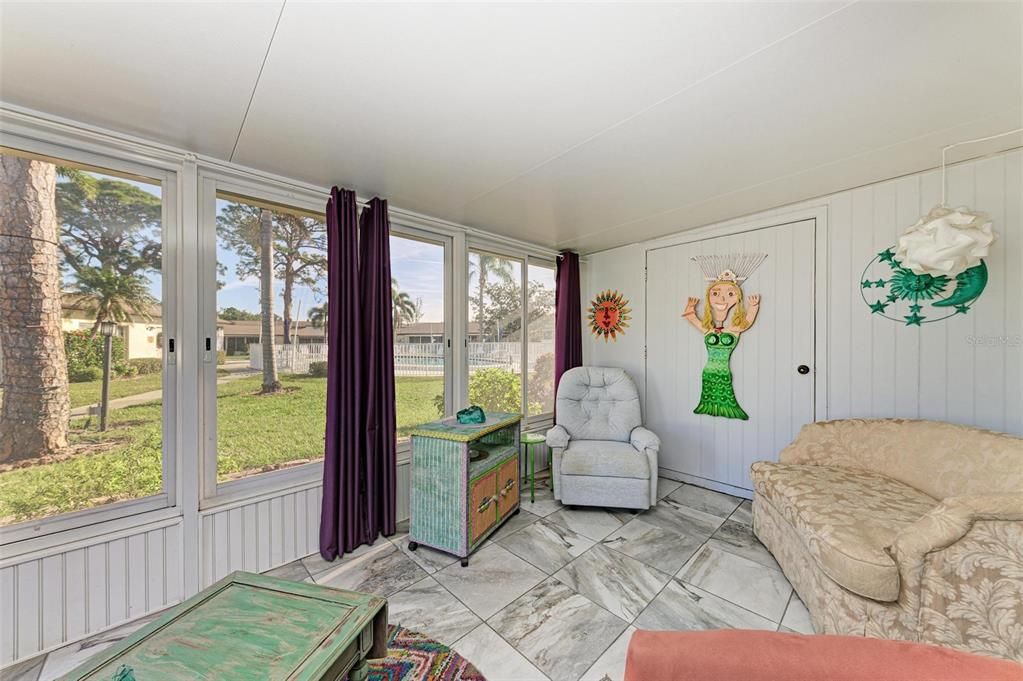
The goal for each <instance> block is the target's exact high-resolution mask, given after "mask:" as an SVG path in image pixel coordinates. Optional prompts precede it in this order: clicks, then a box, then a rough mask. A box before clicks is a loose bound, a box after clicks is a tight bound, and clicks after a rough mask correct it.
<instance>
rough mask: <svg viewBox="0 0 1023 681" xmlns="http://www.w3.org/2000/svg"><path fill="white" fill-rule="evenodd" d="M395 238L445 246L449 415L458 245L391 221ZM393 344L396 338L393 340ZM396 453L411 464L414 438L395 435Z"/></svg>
mask: <svg viewBox="0 0 1023 681" xmlns="http://www.w3.org/2000/svg"><path fill="white" fill-rule="evenodd" d="M390 235H391V236H396V237H400V238H402V239H411V240H413V241H421V242H424V243H428V244H433V245H436V246H441V247H442V248H443V249H444V338H443V339H442V340H441V343H442V344H443V345H444V413H445V414H448V413H450V412H451V409H452V404H453V403H454V394H453V389H454V388H453V386H454V385H455V380H454V378H455V377H454V371H453V369H454V367H453V366H452V364H453V362H452V357H453V355H454V352H453V350H454V347H453V346H454V344H455V342H454V340H453V339H452V334H451V331H452V320H451V312H452V309H453V303H454V298H453V295H452V293H453V291H452V289H451V283H452V277H453V272H452V269H453V268H452V264H453V262H454V259H453V250H454V243H453V239H452V237H451V235H450V234H441V233H439V232H436V231H433V230H427V229H423V228H422V227H418V226H413V225H410V224H401V223H398V224H395V222H394V221H393V220H392V222H391V234H390ZM391 275H392V276H393V275H394V270H393V269H392V270H391ZM392 342H393V339H392ZM395 413H397V405H395ZM395 454H396V456H397V460H398V461H397V463H398V465H399V466H400V465H402V464H405V463H408V462H409V461H411V459H412V438H409V437H405V438H399V437H398V434H397V432H395Z"/></svg>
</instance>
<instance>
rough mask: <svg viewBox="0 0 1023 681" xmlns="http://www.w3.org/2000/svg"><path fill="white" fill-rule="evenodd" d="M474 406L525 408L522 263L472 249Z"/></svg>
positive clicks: (470, 326)
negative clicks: (523, 404)
mask: <svg viewBox="0 0 1023 681" xmlns="http://www.w3.org/2000/svg"><path fill="white" fill-rule="evenodd" d="M468 284H469V286H468V298H469V300H468V303H469V317H468V319H469V323H468V327H467V328H466V338H467V340H468V343H467V348H468V364H469V404H472V405H478V406H480V407H483V410H484V411H485V412H517V413H519V412H521V411H522V387H523V383H522V357H523V354H522V348H523V345H522V343H523V335H522V332H523V328H522V262H521V261H519V260H513V259H511V258H506V257H503V256H500V255H494V254H491V253H486V252H483V251H475V250H474V251H470V252H469V282H468Z"/></svg>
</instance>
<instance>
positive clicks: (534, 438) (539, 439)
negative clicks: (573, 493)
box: [522, 433, 554, 502]
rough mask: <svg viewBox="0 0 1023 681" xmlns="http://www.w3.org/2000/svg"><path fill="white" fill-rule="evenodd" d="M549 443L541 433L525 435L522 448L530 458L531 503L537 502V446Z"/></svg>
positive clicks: (552, 481)
mask: <svg viewBox="0 0 1023 681" xmlns="http://www.w3.org/2000/svg"><path fill="white" fill-rule="evenodd" d="M545 442H547V438H546V437H544V436H543V435H541V434H540V433H523V434H522V446H523V447H525V448H526V456H527V457H528V458H529V464H528V465H529V475H528V476H527V477H528V478H529V501H530V502H533V501H536V445H542V444H544V443H545ZM553 490H554V478H553V477H551V491H553Z"/></svg>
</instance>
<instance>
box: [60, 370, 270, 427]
mask: <svg viewBox="0 0 1023 681" xmlns="http://www.w3.org/2000/svg"><path fill="white" fill-rule="evenodd" d="M258 373H259V372H258V371H247V372H246V371H237V372H234V373H231V374H229V375H227V376H220V377H218V378H217V385H220V384H221V383H227V382H229V381H235V380H237V379H239V378H245V377H247V376H254V375H256V374H258ZM162 398H163V390H150V391H148V392H144V393H139V394H138V395H128V396H127V397H119V398H117V399H116V400H110V408H111V409H123V408H125V407H134V406H137V405H139V404H145V403H146V402H157V401H159V400H160V399H162ZM91 407H96V408H97V409H98V408H99V403H98V402H97V403H96V404H83V405H82V406H81V407H75V408H74V409H72V410H71V416H72V417H75V416H88V415H89V409H90V408H91Z"/></svg>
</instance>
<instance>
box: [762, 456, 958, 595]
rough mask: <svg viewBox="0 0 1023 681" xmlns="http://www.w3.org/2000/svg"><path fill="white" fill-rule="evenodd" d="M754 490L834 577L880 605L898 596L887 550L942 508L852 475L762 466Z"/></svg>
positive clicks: (906, 490)
mask: <svg viewBox="0 0 1023 681" xmlns="http://www.w3.org/2000/svg"><path fill="white" fill-rule="evenodd" d="M753 486H754V489H756V491H757V493H758V494H760V495H762V496H763V498H764V500H765V501H767V502H768V503H770V504H771V505H772V506H773V507H774V508H775V509H776V510H777V511H778V512H779V513H781V515H782V517H784V518H785V520H786V521H787V522H789V523H790V524H791V525H792V526H793V528H794V529H795V530H796V532H797V534H798V535H799V536H800V538H801V540H802V541H803V542H804V544H805V546H806V548H807V550H808V551H809V553H810V555H812V556H813V557H814V560H816V561H817V564H818V565H819V566H820V568H821V570H823V571H824V573H825V574H826V575H828V577H830V578H831V579H833V580H835V581H836V582H838V583H839V584H840V585H842V586H843V587H845V588H846V589H848V590H849V591H852V592H854V593H857V594H859V595H861V596H865V597H867V598H873V599H875V600H878V601H894V600H897V599H898V597H899V570H898V566H897V565H896V564H895V561H894V560H893V559H892V557H891V556H890V555H889V554H888V552H887V550H886V549H887V547H888V546H890V545H891V544H892V542H893V541H894V540H895V536H896V535H897V534H898V533H899V531H900V530H901V529H902V528H904V527H906V526H907V525H910V524H911V523H913V522H915V521H916V520H918V519H919V518H920V517H922V516H923V515H924V514H925V513H927V512H928V511H930V510H931V509H932V508H934V507H935V506H936V505H937V503H938V502H937V501H936V500H935V499H933V498H932V497H929V496H927V495H926V494H924V493H923V492H920V491H918V490H916V489H913V488H912V487H910V486H909V485H905V484H903V483H901V482H898V481H896V480H892V479H891V478H887V477H885V476H883V475H878V474H877V473H871V472H869V471H864V470H857V469H853V468H834V467H830V466H813V465H807V464H783V463H771V462H765V461H761V462H758V463H755V464H753Z"/></svg>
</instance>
